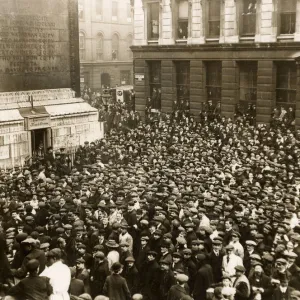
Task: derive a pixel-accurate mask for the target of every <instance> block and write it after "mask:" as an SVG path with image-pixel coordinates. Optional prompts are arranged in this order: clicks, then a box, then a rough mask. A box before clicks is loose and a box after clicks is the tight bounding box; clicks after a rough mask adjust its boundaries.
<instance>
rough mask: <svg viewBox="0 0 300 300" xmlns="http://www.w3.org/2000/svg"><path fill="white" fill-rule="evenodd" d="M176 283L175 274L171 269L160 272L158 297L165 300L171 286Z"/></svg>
mask: <svg viewBox="0 0 300 300" xmlns="http://www.w3.org/2000/svg"><path fill="white" fill-rule="evenodd" d="M174 284H176V280H175V277H174V274H173V272H172V271H171V270H169V271H163V270H161V271H160V272H159V295H158V297H157V299H161V300H165V299H166V298H167V296H168V292H169V290H170V288H171V287H172V286H173V285H174Z"/></svg>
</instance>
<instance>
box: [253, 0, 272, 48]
mask: <svg viewBox="0 0 300 300" xmlns="http://www.w3.org/2000/svg"><path fill="white" fill-rule="evenodd" d="M275 1H277V0H260V3H258V5H259V9H258V10H257V14H258V15H257V18H256V20H257V22H258V23H259V24H258V25H259V26H258V27H257V29H258V30H257V33H256V35H255V42H257V43H272V42H276V41H277V11H276V3H275Z"/></svg>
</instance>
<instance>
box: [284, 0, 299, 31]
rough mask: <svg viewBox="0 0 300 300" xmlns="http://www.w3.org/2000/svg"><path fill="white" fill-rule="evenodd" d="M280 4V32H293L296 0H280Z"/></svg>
mask: <svg viewBox="0 0 300 300" xmlns="http://www.w3.org/2000/svg"><path fill="white" fill-rule="evenodd" d="M280 5H281V7H280V34H293V33H295V28H296V0H281V2H280Z"/></svg>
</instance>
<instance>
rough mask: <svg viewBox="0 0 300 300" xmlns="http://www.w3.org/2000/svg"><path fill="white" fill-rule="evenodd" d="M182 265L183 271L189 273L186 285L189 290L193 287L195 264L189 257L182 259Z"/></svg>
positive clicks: (195, 271)
mask: <svg viewBox="0 0 300 300" xmlns="http://www.w3.org/2000/svg"><path fill="white" fill-rule="evenodd" d="M183 266H184V269H183V271H184V272H185V274H188V275H189V281H188V285H189V288H190V290H191V291H192V290H193V289H194V281H195V276H196V274H197V271H198V269H197V265H196V264H195V263H194V261H193V260H192V259H191V258H189V259H186V260H183Z"/></svg>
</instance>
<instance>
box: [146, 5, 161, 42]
mask: <svg viewBox="0 0 300 300" xmlns="http://www.w3.org/2000/svg"><path fill="white" fill-rule="evenodd" d="M147 13H148V18H147V23H148V39H149V40H158V38H159V3H158V2H155V3H148V10H147Z"/></svg>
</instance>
